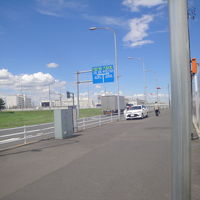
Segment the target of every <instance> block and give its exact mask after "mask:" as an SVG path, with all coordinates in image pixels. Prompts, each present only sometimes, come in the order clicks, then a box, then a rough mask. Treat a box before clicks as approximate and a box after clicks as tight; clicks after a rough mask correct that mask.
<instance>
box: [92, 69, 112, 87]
mask: <svg viewBox="0 0 200 200" xmlns="http://www.w3.org/2000/svg"><path fill="white" fill-rule="evenodd" d="M92 81H93V84H99V83H109V82H114V67H113V65H104V66H100V67H93V68H92Z"/></svg>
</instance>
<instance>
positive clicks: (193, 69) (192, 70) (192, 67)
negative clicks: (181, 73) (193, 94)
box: [191, 58, 198, 74]
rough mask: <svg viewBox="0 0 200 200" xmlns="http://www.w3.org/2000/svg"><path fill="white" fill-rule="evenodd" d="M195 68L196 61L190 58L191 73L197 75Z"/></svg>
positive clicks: (196, 65)
mask: <svg viewBox="0 0 200 200" xmlns="http://www.w3.org/2000/svg"><path fill="white" fill-rule="evenodd" d="M197 67H198V63H197V59H196V58H192V59H191V72H192V74H196V73H197Z"/></svg>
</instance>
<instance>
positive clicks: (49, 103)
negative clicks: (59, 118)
mask: <svg viewBox="0 0 200 200" xmlns="http://www.w3.org/2000/svg"><path fill="white" fill-rule="evenodd" d="M49 109H51V91H50V84H49Z"/></svg>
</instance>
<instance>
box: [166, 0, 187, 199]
mask: <svg viewBox="0 0 200 200" xmlns="http://www.w3.org/2000/svg"><path fill="white" fill-rule="evenodd" d="M169 23H170V42H171V94H172V99H171V102H172V104H171V107H172V120H171V122H172V196H171V197H172V198H171V199H172V200H191V166H190V165H191V160H190V159H191V146H190V139H191V75H190V56H189V36H188V18H187V0H169Z"/></svg>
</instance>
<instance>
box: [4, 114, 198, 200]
mask: <svg viewBox="0 0 200 200" xmlns="http://www.w3.org/2000/svg"><path fill="white" fill-rule="evenodd" d="M198 147H199V146H198V145H196V146H195V148H196V151H197V150H198V149H199V148H198ZM197 156H198V154H197V155H195V156H194V157H195V159H196V157H197ZM198 163H199V162H196V164H195V166H196V168H195V177H196V176H199V171H198V169H199V168H198V167H197V164H198ZM170 165H171V164H170V118H169V114H168V113H167V112H162V113H161V116H160V117H154V116H152V117H149V118H147V119H143V120H130V121H120V122H114V123H111V124H107V125H104V126H102V127H98V128H91V129H88V130H85V131H83V132H80V135H76V136H75V137H73V138H71V139H66V140H52V139H51V140H45V141H42V142H39V143H35V144H31V145H27V146H24V147H20V148H16V149H13V150H9V151H4V152H1V153H0V199H1V200H36V199H37V200H165V199H166V200H169V199H170ZM198 180H199V179H197V178H196V179H195V180H194V181H195V188H196V189H198V187H199V185H198ZM195 200H196V199H195Z"/></svg>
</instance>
